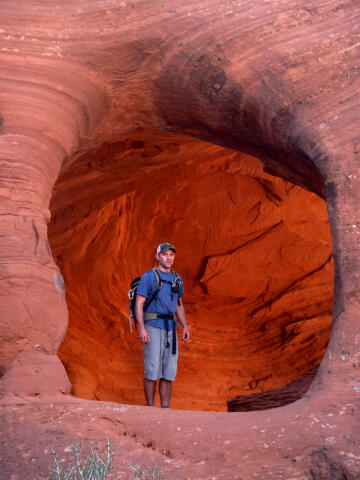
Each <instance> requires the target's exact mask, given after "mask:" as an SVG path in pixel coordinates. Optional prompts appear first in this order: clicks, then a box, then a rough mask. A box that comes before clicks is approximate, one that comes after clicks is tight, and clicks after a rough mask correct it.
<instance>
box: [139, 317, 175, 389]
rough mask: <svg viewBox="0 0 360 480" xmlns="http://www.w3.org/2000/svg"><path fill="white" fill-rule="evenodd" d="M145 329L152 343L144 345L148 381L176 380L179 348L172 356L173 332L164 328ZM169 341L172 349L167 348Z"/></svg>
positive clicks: (149, 326) (147, 327) (146, 326)
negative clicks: (160, 379)
mask: <svg viewBox="0 0 360 480" xmlns="http://www.w3.org/2000/svg"><path fill="white" fill-rule="evenodd" d="M145 328H146V330H147V332H148V333H149V336H150V342H149V343H144V345H143V358H144V367H145V372H144V377H145V378H146V379H147V380H157V379H158V378H165V380H169V381H171V382H172V381H173V380H175V376H176V370H177V359H178V350H179V349H178V348H176V354H175V355H172V337H173V332H172V330H169V332H168V334H166V330H164V329H163V328H156V327H152V326H151V325H145ZM167 340H168V341H169V344H170V347H168V348H166V343H167Z"/></svg>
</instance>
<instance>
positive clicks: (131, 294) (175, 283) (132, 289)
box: [128, 267, 182, 332]
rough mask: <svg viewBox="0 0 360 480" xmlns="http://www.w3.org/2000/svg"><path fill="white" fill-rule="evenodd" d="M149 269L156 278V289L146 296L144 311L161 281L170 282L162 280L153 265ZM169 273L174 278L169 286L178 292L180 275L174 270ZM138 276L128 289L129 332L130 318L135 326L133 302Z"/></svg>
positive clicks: (153, 297)
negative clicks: (149, 295) (148, 296)
mask: <svg viewBox="0 0 360 480" xmlns="http://www.w3.org/2000/svg"><path fill="white" fill-rule="evenodd" d="M151 271H152V272H153V273H154V275H155V278H156V290H155V292H154V293H153V294H152V296H151V297H150V298H147V299H146V301H145V303H144V312H145V311H146V309H147V307H148V306H149V305H150V303H151V302H152V301H153V300H154V299H155V297H156V295H157V294H158V292H159V290H160V289H161V285H162V283H170V282H167V281H166V280H162V278H161V276H160V273H159V270H158V269H157V268H156V267H155V268H152V269H151ZM171 273H172V274H173V277H174V280H173V281H172V283H171V286H172V288H173V291H175V292H177V293H178V294H179V292H180V285H181V283H182V281H181V278H180V276H179V275H178V274H177V273H176V272H174V270H171ZM140 278H141V277H136V278H134V280H133V281H132V282H131V284H130V290H129V291H128V298H129V311H130V315H129V324H130V332H132V322H131V319H132V318H133V319H134V325H135V328H137V324H138V322H137V319H136V316H135V303H136V293H137V287H138V286H139V283H140ZM177 302H178V305H181V303H180V297H179V296H178V300H177Z"/></svg>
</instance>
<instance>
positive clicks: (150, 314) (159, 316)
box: [144, 312, 176, 355]
mask: <svg viewBox="0 0 360 480" xmlns="http://www.w3.org/2000/svg"><path fill="white" fill-rule="evenodd" d="M157 319H160V320H164V321H165V330H166V332H169V320H174V321H175V317H174V315H166V314H162V313H153V312H144V321H145V322H146V321H147V320H157ZM169 347H170V343H169V341H168V342H167V343H166V348H169ZM172 354H173V355H175V354H176V331H175V328H173V338H172Z"/></svg>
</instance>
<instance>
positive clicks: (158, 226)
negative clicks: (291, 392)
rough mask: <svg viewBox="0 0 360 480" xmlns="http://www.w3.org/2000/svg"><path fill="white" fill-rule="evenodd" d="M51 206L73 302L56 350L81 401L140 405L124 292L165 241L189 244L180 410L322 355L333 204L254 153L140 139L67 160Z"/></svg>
mask: <svg viewBox="0 0 360 480" xmlns="http://www.w3.org/2000/svg"><path fill="white" fill-rule="evenodd" d="M50 209H51V212H52V220H51V222H50V224H49V241H50V246H51V248H52V252H53V255H54V258H55V260H56V262H57V263H58V266H59V267H60V269H61V271H62V273H63V276H64V279H65V284H66V289H67V297H66V299H67V304H68V307H69V329H68V333H67V336H66V338H65V341H64V343H63V344H62V346H61V348H60V351H59V356H60V358H61V360H62V361H63V363H64V364H65V366H66V369H67V372H68V374H69V378H70V381H71V383H72V388H73V393H74V394H75V395H78V396H80V397H85V398H90V399H97V400H112V401H114V400H115V401H118V402H120V403H129V404H136V403H138V404H140V405H141V404H143V402H144V399H143V392H142V384H141V378H142V362H141V349H140V344H139V342H138V339H137V333H136V332H133V333H132V334H131V333H130V331H129V322H128V315H129V311H128V300H127V295H126V294H127V290H128V289H129V285H130V281H131V279H132V278H134V277H136V276H138V275H139V274H141V273H142V272H144V271H146V270H147V269H148V268H151V267H152V266H154V265H155V263H154V262H155V258H154V250H155V247H156V245H157V244H158V243H160V242H161V241H163V240H166V239H169V240H170V241H172V242H173V243H174V244H175V245H176V247H177V249H178V255H177V259H176V265H175V267H176V268H178V269H179V271H180V272H181V274H182V275H183V276H184V281H185V288H186V297H185V299H184V302H185V306H186V311H187V315H188V322H189V324H190V326H191V331H192V339H191V342H190V343H189V344H185V345H180V349H181V362H180V365H181V366H180V369H179V376H178V380H177V382H176V384H175V391H174V398H173V406H174V407H176V408H186V409H200V410H226V408H227V407H226V401H227V400H231V399H232V398H233V397H235V396H237V395H246V394H249V393H255V392H263V391H266V390H269V389H272V388H276V387H281V386H284V385H285V384H287V383H288V382H289V381H290V380H293V379H294V378H297V377H299V376H301V375H303V374H304V373H305V372H307V371H308V370H309V369H310V368H311V367H312V366H313V365H314V364H318V363H319V362H320V361H321V359H322V356H323V354H324V352H325V348H326V345H327V342H328V339H329V336H330V331H331V309H332V296H333V264H332V258H331V253H332V245H331V237H330V230H329V225H328V217H327V211H326V205H325V202H324V201H323V200H322V199H321V198H319V197H318V196H316V195H314V194H312V193H310V192H307V191H305V190H304V189H302V188H300V187H298V186H295V185H293V184H291V183H289V182H286V181H284V180H282V179H280V178H276V177H273V176H271V175H268V174H266V173H264V172H263V166H262V164H261V162H260V161H259V160H257V159H255V158H254V157H249V156H246V155H242V154H238V153H236V152H231V151H229V150H225V149H223V148H221V147H218V146H216V145H213V144H209V143H207V142H201V141H198V140H195V139H192V138H190V137H181V136H179V135H172V134H160V133H158V132H155V131H143V132H139V133H137V134H134V135H132V136H131V137H126V138H123V139H119V140H118V141H113V142H111V143H108V144H104V145H102V146H101V147H98V148H97V149H95V150H93V151H91V152H88V153H86V154H85V155H82V156H80V157H79V158H78V159H76V160H73V161H72V162H70V163H69V165H68V166H67V165H65V166H64V167H63V171H62V175H61V176H60V178H59V180H58V182H57V183H56V185H55V188H54V195H53V198H52V201H51V204H50Z"/></svg>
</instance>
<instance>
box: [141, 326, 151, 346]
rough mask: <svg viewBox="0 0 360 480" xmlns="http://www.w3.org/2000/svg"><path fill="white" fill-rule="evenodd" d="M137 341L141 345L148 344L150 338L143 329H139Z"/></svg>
mask: <svg viewBox="0 0 360 480" xmlns="http://www.w3.org/2000/svg"><path fill="white" fill-rule="evenodd" d="M139 339H140V342H141V343H149V342H150V336H149V334H148V332H147V330H146V328H145V327H143V328H140V329H139Z"/></svg>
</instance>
